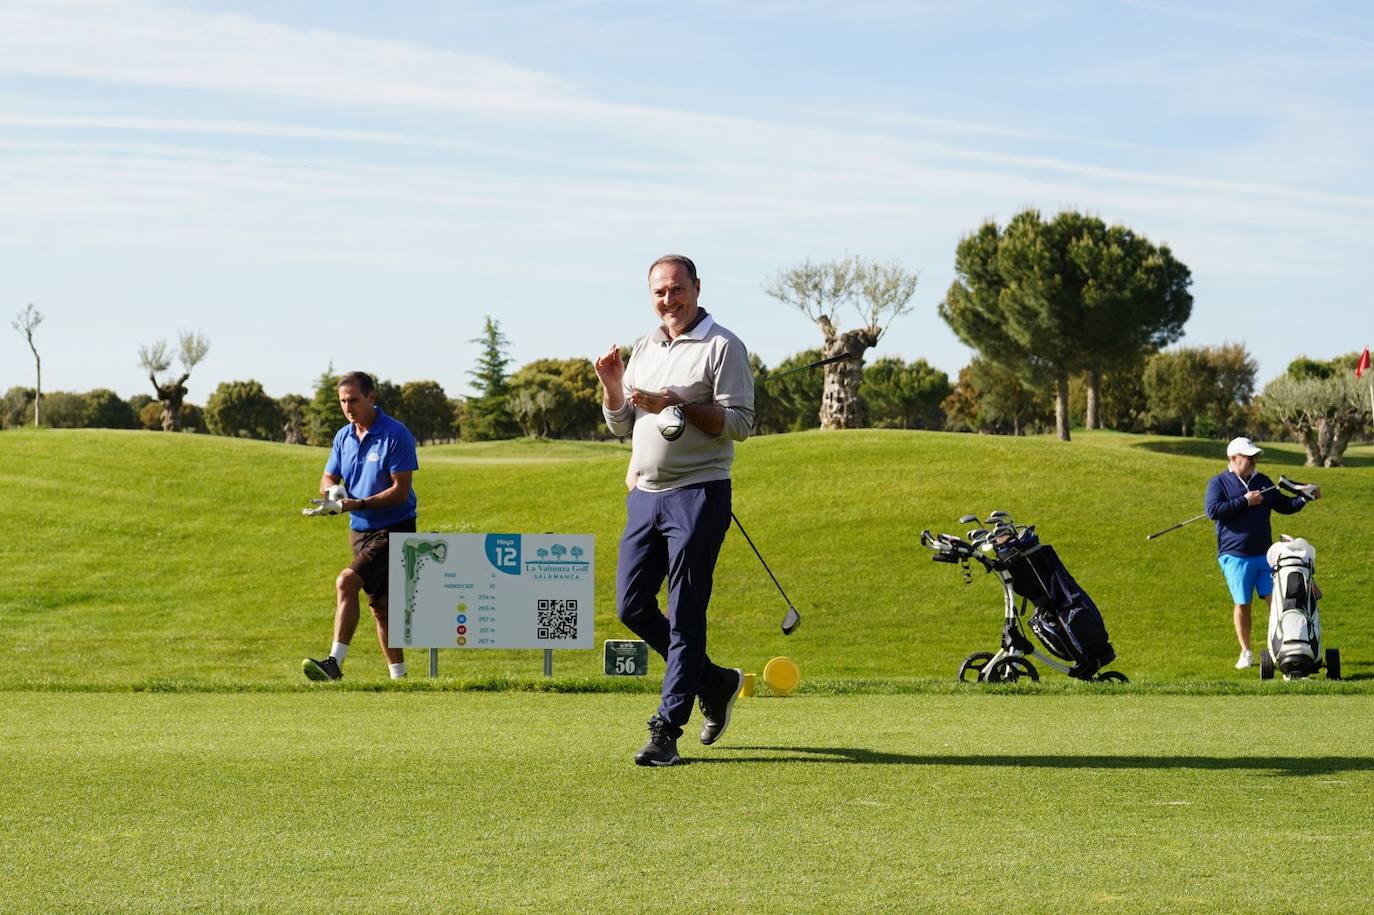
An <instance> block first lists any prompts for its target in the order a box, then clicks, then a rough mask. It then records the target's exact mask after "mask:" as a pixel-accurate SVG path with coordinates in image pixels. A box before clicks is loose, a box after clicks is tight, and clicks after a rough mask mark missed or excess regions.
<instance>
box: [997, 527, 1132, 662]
mask: <svg viewBox="0 0 1374 915" xmlns="http://www.w3.org/2000/svg"><path fill="white" fill-rule="evenodd" d="M1028 539H1029V538H1026V537H1024V536H1022V537H1020V538H1018V540H1017V542H1016V546H1017V549H1015V550H1005V551H1000V552H1002V562H1003V563H1004V564H1005V565H1006V568H1007V571H1008V572H1010V573H1011V586H1012V590H1014V591H1015V592H1016V593H1017V594H1018V595H1020V596H1021V597H1024V598H1025V599H1026V600H1028V601H1030V602H1031V604H1033V605H1034V606H1035V614H1034V615H1033V616H1032V617H1031V618H1030V627H1031V631H1032V632H1034V633H1035V634H1036V636H1038V637H1039V639H1040V641H1041V643H1042V644H1043V645H1044V646H1045V648H1046V649H1048V650H1049V652H1050V653H1051V654H1053V655H1055V656H1057V657H1059V658H1062V659H1063V660H1065V661H1069V662H1072V664H1073V667H1071V668H1070V669H1069V676H1071V677H1079V678H1081V679H1084V680H1087V679H1091V678H1092V676H1093V674H1095V673H1097V672H1098V670H1100V669H1101V668H1103V667H1106V666H1107V665H1108V664H1110V663H1111V662H1112V661H1114V660H1115V659H1116V651H1114V650H1113V649H1112V643H1111V642H1109V641H1108V640H1107V624H1106V623H1104V622H1103V621H1102V614H1101V612H1100V611H1099V610H1098V609H1097V605H1096V604H1094V603H1093V599H1092V598H1091V597H1089V596H1088V594H1087V592H1086V591H1084V590H1083V589H1082V588H1080V587H1079V586H1078V582H1076V581H1074V580H1073V576H1072V575H1070V574H1069V570H1068V569H1066V568H1065V567H1064V563H1063V561H1062V560H1061V559H1060V558H1059V554H1058V553H1056V552H1055V551H1054V547H1052V546H1049V545H1048V544H1038V545H1036V543H1035V541H1034V540H1033V539H1029V542H1028Z"/></svg>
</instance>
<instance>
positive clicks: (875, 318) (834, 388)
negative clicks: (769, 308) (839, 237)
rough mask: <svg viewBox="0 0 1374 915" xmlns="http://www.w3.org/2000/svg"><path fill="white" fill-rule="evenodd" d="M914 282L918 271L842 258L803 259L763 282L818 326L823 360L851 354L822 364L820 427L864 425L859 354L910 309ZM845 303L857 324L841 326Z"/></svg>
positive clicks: (769, 292) (872, 344) (773, 293)
mask: <svg viewBox="0 0 1374 915" xmlns="http://www.w3.org/2000/svg"><path fill="white" fill-rule="evenodd" d="M916 281H917V276H916V274H915V273H908V272H907V271H906V270H904V269H903V268H902V267H901V266H900V265H897V264H882V263H877V262H873V261H865V260H864V259H863V258H860V257H854V256H845V257H843V258H840V259H838V260H832V261H826V262H823V263H819V264H813V263H811V261H810V260H806V261H802V263H801V264H799V265H797V266H795V267H792V268H790V269H787V270H782V271H779V272H778V275H777V276H776V277H775V278H774V279H773V281H772V282H771V283H767V284H765V285H764V287H763V288H764V291H765V292H767V293H768V294H769V295H770V296H772V297H773V298H775V299H777V300H778V301H779V302H782V303H783V304H784V305H790V306H792V307H793V308H795V309H797V310H798V311H800V312H801V313H802V314H804V315H806V316H807V317H808V318H810V319H811V320H812V321H813V322H814V323H815V324H816V326H817V327H819V328H820V329H821V337H822V339H823V340H824V341H825V342H824V348H823V353H824V356H825V357H826V358H830V357H832V356H838V355H841V354H846V355H848V356H849V358H848V359H844V360H841V361H839V362H832V363H831V364H830V365H827V366H826V367H825V388H824V390H823V392H822V394H821V415H820V420H821V428H822V429H852V428H856V427H859V426H862V425H863V424H864V419H865V417H864V412H865V411H864V403H863V400H862V399H861V398H860V397H859V381H860V380H861V378H862V377H863V355H864V353H865V352H866V351H867V350H868V349H870V348H871V347H874V346H877V345H878V341H879V340H880V339H882V336H883V334H884V333H886V331H887V328H888V326H889V325H891V323H892V321H893V319H894V318H896V317H898V316H899V315H903V314H906V313H907V312H908V311H910V310H911V297H912V295H914V294H915V292H916ZM849 307H852V308H853V309H854V311H855V313H856V314H857V316H858V320H859V326H858V327H856V328H854V329H852V330H841V329H840V328H839V326H838V322H839V319H840V313H841V312H842V311H844V310H845V309H846V308H849Z"/></svg>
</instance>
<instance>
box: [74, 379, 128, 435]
mask: <svg viewBox="0 0 1374 915" xmlns="http://www.w3.org/2000/svg"><path fill="white" fill-rule="evenodd" d="M86 426H87V428H90V429H137V428H138V416H137V415H136V414H135V413H134V409H133V407H131V406H129V404H128V402H127V401H126V400H124V399H123V398H122V397H120V396H119V395H118V394H116V393H115V392H114V391H111V390H110V389H109V388H96V389H95V390H93V391H87V392H86Z"/></svg>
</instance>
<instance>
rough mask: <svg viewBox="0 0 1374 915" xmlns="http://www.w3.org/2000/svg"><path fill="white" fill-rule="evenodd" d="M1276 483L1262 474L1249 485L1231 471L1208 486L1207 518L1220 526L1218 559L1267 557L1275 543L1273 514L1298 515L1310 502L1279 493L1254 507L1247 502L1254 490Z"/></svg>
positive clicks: (1273, 494) (1269, 496)
mask: <svg viewBox="0 0 1374 915" xmlns="http://www.w3.org/2000/svg"><path fill="white" fill-rule="evenodd" d="M1273 485H1274V484H1273V482H1272V481H1271V480H1270V479H1269V478H1268V477H1267V476H1265V475H1264V474H1262V473H1260V472H1259V471H1255V473H1254V474H1253V475H1252V476H1251V477H1250V482H1249V483H1248V484H1246V483H1243V482H1241V479H1240V477H1238V476H1236V475H1235V474H1234V473H1232V472H1231V471H1230V470H1226V471H1224V472H1222V473H1219V474H1217V475H1216V476H1214V477H1212V479H1211V480H1209V481H1208V483H1207V500H1206V502H1205V504H1204V510H1205V511H1206V512H1207V517H1209V518H1211V519H1212V520H1213V521H1215V522H1216V523H1217V555H1218V556H1220V555H1224V554H1226V553H1230V554H1232V555H1234V556H1263V555H1264V554H1265V553H1266V552H1268V551H1269V545H1270V544H1271V543H1273V542H1274V535H1273V533H1272V531H1271V530H1270V527H1269V512H1270V511H1271V510H1273V511H1276V512H1278V513H1279V514H1281V515H1291V514H1293V513H1295V512H1297V511H1298V510H1299V509H1301V508H1302V507H1303V505H1304V504H1305V503H1306V502H1307V500H1306V499H1305V498H1303V497H1302V496H1288V495H1284V494H1283V493H1281V492H1279V491H1278V490H1277V489H1273V490H1270V491H1269V492H1267V493H1265V494H1264V497H1263V498H1264V501H1263V502H1261V503H1260V504H1259V505H1255V506H1250V505H1247V504H1246V502H1245V493H1246V492H1248V491H1250V490H1260V489H1266V488H1268V487H1270V486H1273Z"/></svg>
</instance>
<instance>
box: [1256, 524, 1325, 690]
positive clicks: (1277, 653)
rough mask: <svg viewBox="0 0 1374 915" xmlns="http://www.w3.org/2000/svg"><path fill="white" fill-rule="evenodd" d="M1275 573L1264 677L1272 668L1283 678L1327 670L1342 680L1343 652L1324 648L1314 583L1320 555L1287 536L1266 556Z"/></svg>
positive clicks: (1318, 594) (1271, 673) (1262, 660)
mask: <svg viewBox="0 0 1374 915" xmlns="http://www.w3.org/2000/svg"><path fill="white" fill-rule="evenodd" d="M1265 559H1267V560H1268V561H1269V568H1270V569H1271V570H1273V575H1274V591H1273V593H1272V594H1271V595H1270V596H1269V637H1268V639H1267V643H1266V647H1265V650H1264V651H1263V652H1262V653H1261V655H1260V676H1261V677H1262V678H1264V679H1266V680H1267V679H1269V678H1271V677H1273V676H1274V668H1275V667H1277V668H1278V670H1279V671H1280V672H1281V673H1282V674H1283V677H1284V679H1285V680H1290V679H1300V678H1303V677H1310V676H1312V675H1313V674H1315V673H1316V672H1317V671H1318V670H1320V669H1321V668H1322V667H1323V666H1325V667H1326V675H1327V677H1328V678H1330V679H1333V680H1338V679H1340V675H1341V674H1340V653H1339V652H1337V651H1336V649H1334V648H1332V649H1328V650H1326V651H1325V652H1323V650H1322V623H1321V613H1320V612H1319V611H1318V609H1317V601H1318V599H1319V598H1320V597H1321V589H1320V588H1319V587H1317V583H1316V582H1315V581H1313V580H1312V574H1313V572H1314V571H1315V570H1316V567H1317V551H1316V550H1315V549H1313V548H1312V544H1310V543H1308V542H1307V541H1306V540H1304V539H1303V538H1301V537H1299V538H1297V539H1293V538H1292V537H1289V536H1287V535H1283V536H1282V538H1281V539H1280V540H1279V542H1278V543H1275V544H1274V545H1273V546H1271V547H1269V552H1268V553H1267V554H1266V555H1265Z"/></svg>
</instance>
